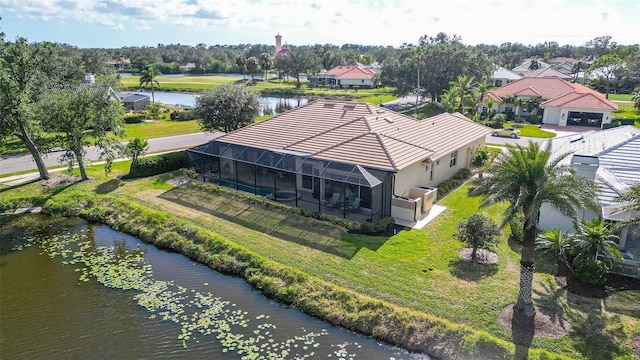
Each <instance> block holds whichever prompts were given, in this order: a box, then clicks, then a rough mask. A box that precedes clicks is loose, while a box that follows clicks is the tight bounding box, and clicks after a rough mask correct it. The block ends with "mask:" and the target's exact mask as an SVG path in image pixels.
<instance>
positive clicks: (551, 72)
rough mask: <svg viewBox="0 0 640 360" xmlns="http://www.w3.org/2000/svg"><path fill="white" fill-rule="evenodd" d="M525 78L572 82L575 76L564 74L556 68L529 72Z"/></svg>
mask: <svg viewBox="0 0 640 360" xmlns="http://www.w3.org/2000/svg"><path fill="white" fill-rule="evenodd" d="M524 77H538V78H540V77H556V78H560V79H564V80H572V79H573V76H571V75H567V74H564V73H562V72H560V71H558V70H556V69H554V68H550V67H548V68H540V69H538V70H532V71H529V72H528V73H527V74H526V75H524Z"/></svg>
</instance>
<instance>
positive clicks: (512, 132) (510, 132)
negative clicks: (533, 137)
mask: <svg viewBox="0 0 640 360" xmlns="http://www.w3.org/2000/svg"><path fill="white" fill-rule="evenodd" d="M493 136H506V137H510V138H513V139H516V138H519V137H520V130H518V129H516V128H512V127H508V128H504V129H500V130H495V131H494V132H493Z"/></svg>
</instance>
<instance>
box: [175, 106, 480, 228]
mask: <svg viewBox="0 0 640 360" xmlns="http://www.w3.org/2000/svg"><path fill="white" fill-rule="evenodd" d="M490 132H491V129H490V128H488V127H486V126H484V125H480V124H478V123H475V122H473V121H471V120H469V119H468V118H466V117H465V116H463V115H461V114H457V113H455V114H449V113H445V114H440V115H437V116H433V117H430V118H427V119H423V120H416V119H414V118H412V117H409V116H406V115H403V114H399V113H396V112H393V111H390V110H389V109H385V108H382V107H378V106H374V105H371V104H365V103H356V102H340V101H329V100H318V101H315V102H311V103H309V104H307V105H304V106H301V107H298V108H296V109H293V110H290V111H287V112H285V113H283V114H280V115H277V116H275V117H273V118H271V119H268V120H266V121H263V122H260V123H255V124H252V125H249V126H247V127H244V128H241V129H238V130H236V131H233V132H230V133H227V134H225V135H223V136H221V137H218V138H216V139H215V140H212V141H210V142H208V143H206V144H203V145H200V146H197V147H195V148H192V149H189V150H188V151H187V154H188V157H189V161H190V165H191V167H192V168H193V169H195V170H196V172H197V173H198V174H199V176H198V179H200V180H202V181H205V182H211V183H214V184H218V185H223V186H227V187H231V188H233V189H236V190H240V191H245V192H249V193H252V194H255V195H261V196H265V197H268V198H270V199H273V200H276V201H280V202H285V203H288V204H290V205H292V206H296V207H300V208H305V209H308V210H312V211H318V212H324V213H331V214H334V215H337V216H342V217H345V218H347V219H350V220H355V221H361V222H365V221H368V222H376V221H378V220H380V219H381V218H383V217H387V216H393V217H394V218H395V219H396V220H404V221H409V222H415V221H419V220H420V219H421V218H423V217H424V216H426V215H428V213H429V211H430V210H431V207H432V205H433V203H434V202H435V198H436V190H435V187H436V186H437V185H438V184H439V183H441V182H442V181H444V180H447V179H449V178H450V177H452V176H453V175H454V174H455V173H456V172H457V171H458V170H460V169H462V168H465V167H468V166H470V165H471V160H472V158H473V154H474V152H475V151H476V150H477V149H478V148H479V147H480V146H482V145H484V142H485V136H486V135H488V134H489V133H490Z"/></svg>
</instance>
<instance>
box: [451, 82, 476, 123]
mask: <svg viewBox="0 0 640 360" xmlns="http://www.w3.org/2000/svg"><path fill="white" fill-rule="evenodd" d="M474 79H475V78H474V77H473V76H468V75H458V77H457V78H456V80H455V81H449V85H451V86H452V87H455V88H457V89H458V91H459V93H460V112H462V115H464V96H465V94H467V93H469V92H471V91H472V90H473V89H474V83H473V80H474Z"/></svg>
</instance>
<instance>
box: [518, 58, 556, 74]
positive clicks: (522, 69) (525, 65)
mask: <svg viewBox="0 0 640 360" xmlns="http://www.w3.org/2000/svg"><path fill="white" fill-rule="evenodd" d="M532 61H533V59H526V60H524V61H523V62H522V64H520V65H518V66H516V67H514V68H513V69H511V71H513V72H514V73H516V74H519V75H521V76H527V75H526V74H528V73H529V72H531V71H532V69H531V68H530V67H531V62H532ZM536 61H537V62H538V66H539V67H538V69H544V68H548V67H551V65H550V64H547V63H545V62H543V61H542V60H540V59H536Z"/></svg>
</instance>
